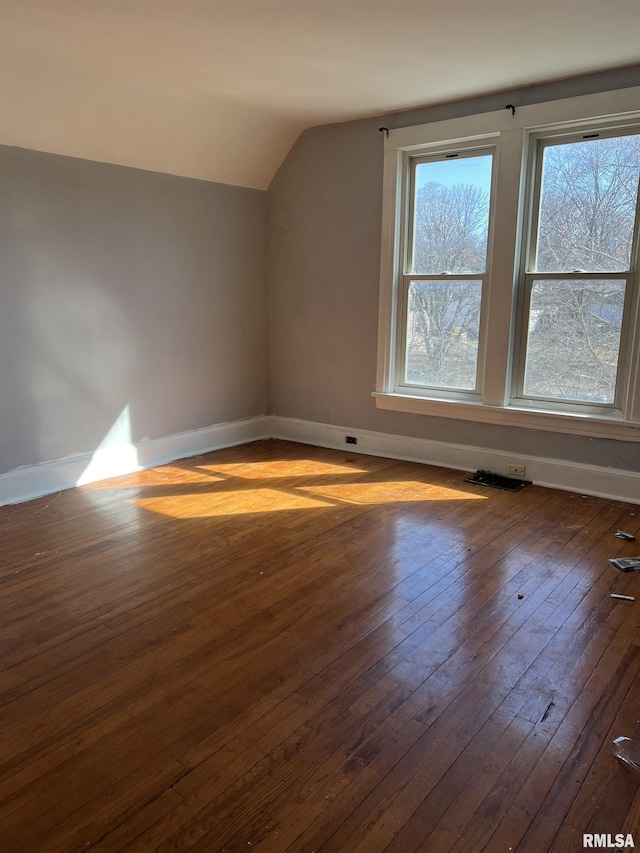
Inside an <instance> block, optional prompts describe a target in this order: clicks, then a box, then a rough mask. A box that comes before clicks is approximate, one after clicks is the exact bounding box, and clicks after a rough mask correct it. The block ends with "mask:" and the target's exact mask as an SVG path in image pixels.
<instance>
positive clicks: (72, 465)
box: [0, 415, 271, 506]
mask: <svg viewBox="0 0 640 853" xmlns="http://www.w3.org/2000/svg"><path fill="white" fill-rule="evenodd" d="M270 435H271V418H270V417H269V416H268V415H261V416H259V417H255V418H248V419H246V420H242V421H233V422H231V423H225V424H214V425H213V426H209V427H204V428H203V429H197V430H191V431H190V432H183V433H178V434H177V435H168V436H165V437H164V438H158V439H154V440H150V441H144V442H140V443H139V444H124V445H119V446H117V447H106V448H100V449H98V450H96V451H95V452H94V453H83V454H79V455H76V456H70V457H67V458H66V459H58V460H56V461H55V462H43V463H41V464H40V465H31V466H28V467H26V468H17V469H16V470H15V471H9V472H8V473H7V474H0V506H4V505H5V504H15V503H22V502H23V501H29V500H32V499H33V498H39V497H42V496H43V495H49V494H53V493H54V492H60V491H63V490H64V489H71V488H73V487H74V486H79V485H84V484H86V483H93V482H96V481H97V480H104V479H107V478H108V477H119V476H121V475H123V474H131V473H133V472H134V471H141V470H142V469H143V468H152V467H153V466H154V465H165V464H166V463H168V462H173V461H175V460H176V459H185V458H187V457H189V456H197V455H198V454H200V453H208V452H209V451H211V450H221V449H222V448H223V447H233V446H234V445H237V444H246V443H247V442H249V441H258V440H260V439H264V438H269V437H270Z"/></svg>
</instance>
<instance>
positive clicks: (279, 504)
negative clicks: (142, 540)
mask: <svg viewBox="0 0 640 853" xmlns="http://www.w3.org/2000/svg"><path fill="white" fill-rule="evenodd" d="M128 503H132V504H135V505H136V506H138V507H141V508H142V509H147V510H151V511H152V512H157V513H159V514H160V515H166V516H169V517H170V518H180V519H185V518H214V517H215V516H220V515H248V514H252V513H263V512H281V511H283V510H297V509H311V508H316V509H317V508H323V509H327V508H328V507H331V506H334V504H333V502H328V501H326V500H322V499H318V498H312V497H310V496H307V495H295V494H293V495H292V494H289V493H288V492H279V491H277V489H245V490H242V491H233V492H219V493H218V494H210V493H205V494H192V495H179V496H177V497H175V496H172V497H160V498H134V499H132V500H130V501H128Z"/></svg>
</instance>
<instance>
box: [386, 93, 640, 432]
mask: <svg viewBox="0 0 640 853" xmlns="http://www.w3.org/2000/svg"><path fill="white" fill-rule="evenodd" d="M638 104H640V90H638V89H628V90H621V91H619V92H615V93H611V92H609V93H604V94H601V95H592V96H586V97H583V98H576V99H572V100H569V101H556V102H553V103H551V104H542V105H536V106H533V107H523V108H522V109H520V110H518V109H517V110H516V114H515V115H513V116H512V115H511V113H510V112H508V113H506V114H504V115H503V114H497V115H496V114H484V115H480V116H471V117H468V118H461V119H454V120H450V121H447V122H439V123H434V124H431V125H424V126H422V127H418V128H402V129H398V130H392V131H391V132H390V134H389V138H388V140H387V142H386V148H385V176H384V181H385V183H384V215H383V239H382V265H381V291H380V327H379V353H378V377H377V388H376V392H375V396H376V403H377V405H378V406H379V407H380V408H385V409H392V410H398V411H410V412H416V413H426V414H430V415H440V416H444V417H457V418H463V419H469V420H479V421H486V422H491V423H511V424H514V425H518V426H527V427H533V428H538V429H548V430H552V431H560V432H572V433H575V432H577V433H582V434H586V435H594V436H602V437H610V438H623V439H627V440H639V441H640V369H639V367H638V361H639V358H640V309H639V305H638V303H639V294H638V274H637V255H638V230H639V223H638V219H639V216H638V208H639V203H638V186H639V178H640V110H638V109H637V107H638ZM612 106H613V107H616V106H617V107H618V108H617V109H615V111H612V109H611V108H612Z"/></svg>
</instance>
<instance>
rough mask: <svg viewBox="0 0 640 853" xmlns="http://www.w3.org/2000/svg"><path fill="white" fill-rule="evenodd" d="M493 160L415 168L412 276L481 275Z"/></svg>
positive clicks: (442, 162) (474, 159)
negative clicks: (442, 274) (447, 273)
mask: <svg viewBox="0 0 640 853" xmlns="http://www.w3.org/2000/svg"><path fill="white" fill-rule="evenodd" d="M492 161H493V156H492V155H491V154H485V155H482V156H478V157H457V158H456V159H454V160H438V161H432V162H428V163H418V164H416V171H415V197H414V228H413V272H414V273H417V274H418V275H440V274H441V273H443V272H450V273H456V274H458V275H464V274H465V273H483V272H485V270H486V267H487V233H488V229H489V195H490V189H491V164H492Z"/></svg>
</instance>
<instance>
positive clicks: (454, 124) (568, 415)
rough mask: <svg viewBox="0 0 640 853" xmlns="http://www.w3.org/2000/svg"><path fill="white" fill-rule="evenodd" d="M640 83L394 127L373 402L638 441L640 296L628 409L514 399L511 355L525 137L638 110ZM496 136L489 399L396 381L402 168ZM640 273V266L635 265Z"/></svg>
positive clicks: (635, 114)
mask: <svg viewBox="0 0 640 853" xmlns="http://www.w3.org/2000/svg"><path fill="white" fill-rule="evenodd" d="M639 107H640V87H632V88H629V89H620V90H616V91H613V92H601V93H598V94H595V95H583V96H580V97H577V98H569V99H564V100H559V101H551V102H548V103H544V104H535V105H532V106H526V107H519V108H518V107H517V106H516V112H515V115H512V114H511V111H510V110H504V111H503V112H498V113H495V112H492V113H483V114H480V115H473V116H466V117H463V118H456V119H450V120H447V121H442V122H433V123H431V124H425V125H419V126H415V127H404V128H398V129H396V130H391V131H389V135H388V137H387V139H386V140H385V152H384V176H383V208H382V239H381V260H380V303H379V327H378V364H377V374H376V390H375V391H374V392H373V396H374V397H375V401H376V406H377V407H378V408H380V409H386V410H391V411H399V412H410V413H413V414H424V415H431V416H436V417H446V418H455V419H460V420H472V421H477V422H481V423H492V424H505V425H509V426H517V427H523V428H528V429H539V430H547V431H551V432H561V433H570V434H578V435H586V436H591V437H597V438H613V439H618V440H623V441H640V365H639V362H640V300H636V304H635V306H634V308H633V311H634V314H633V316H632V318H631V320H632V327H633V330H634V332H633V351H632V353H631V360H630V364H631V370H630V374H629V379H628V393H627V404H626V407H625V412H624V414H621V413H619V412H612V413H611V414H610V415H609V414H606V415H602V414H593V413H588V412H570V411H554V410H553V409H552V408H549V404H545V406H544V407H543V406H540V407H538V406H536V405H535V404H534V403H531V401H526V404H523V402H522V401H512V400H510V391H511V378H512V369H513V364H512V358H513V348H514V335H515V319H516V307H517V288H516V282H517V278H518V272H519V266H520V258H521V251H520V249H521V247H520V242H519V241H520V240H521V235H522V234H523V221H524V215H525V211H524V206H525V189H526V177H527V168H528V151H527V146H528V144H529V141H530V139H531V138H532V137H533V135H534V134H535V133H540V132H542V131H544V132H545V133H546V132H554V131H562V130H563V129H565V128H566V129H567V130H569V129H570V128H571V127H574V128H575V127H576V125H579V124H580V123H581V122H584V123H585V124H587V123H588V124H589V125H590V126H592V125H593V124H596V123H598V122H602V123H605V122H611V121H612V120H614V121H616V122H617V121H620V122H621V123H622V124H624V123H627V122H629V121H634V120H638V119H640V108H639ZM482 140H485V141H486V142H487V143H488V144H492V143H495V144H496V146H497V151H496V168H497V176H496V197H497V198H498V199H499V200H500V202H499V204H498V205H497V206H496V209H495V213H494V234H493V266H492V272H491V279H490V282H489V293H488V305H489V311H488V317H487V335H486V350H485V353H484V361H485V363H484V381H483V382H482V383H481V385H482V387H483V396H482V402H477V401H472V400H459V401H454V400H447V399H441V398H437V397H429V396H427V393H425V392H419V393H415V394H409V393H406V389H402V393H400V392H399V391H397V390H396V388H397V386H396V385H395V381H396V379H395V377H396V363H395V362H396V347H397V335H398V307H399V306H398V293H399V288H398V281H399V277H400V275H401V274H402V258H401V254H402V235H403V232H404V228H405V221H404V217H405V215H406V212H405V209H406V205H405V203H404V192H403V175H404V164H405V161H406V160H407V158H408V157H409V156H410V155H411V154H414V155H415V154H416V152H420V153H428V151H429V149H430V148H433V149H435V148H442V146H443V145H444V144H447V145H450V146H452V147H453V146H455V145H467V144H469V143H470V142H473V143H474V144H475V143H480V142H482ZM636 275H637V273H636Z"/></svg>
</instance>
